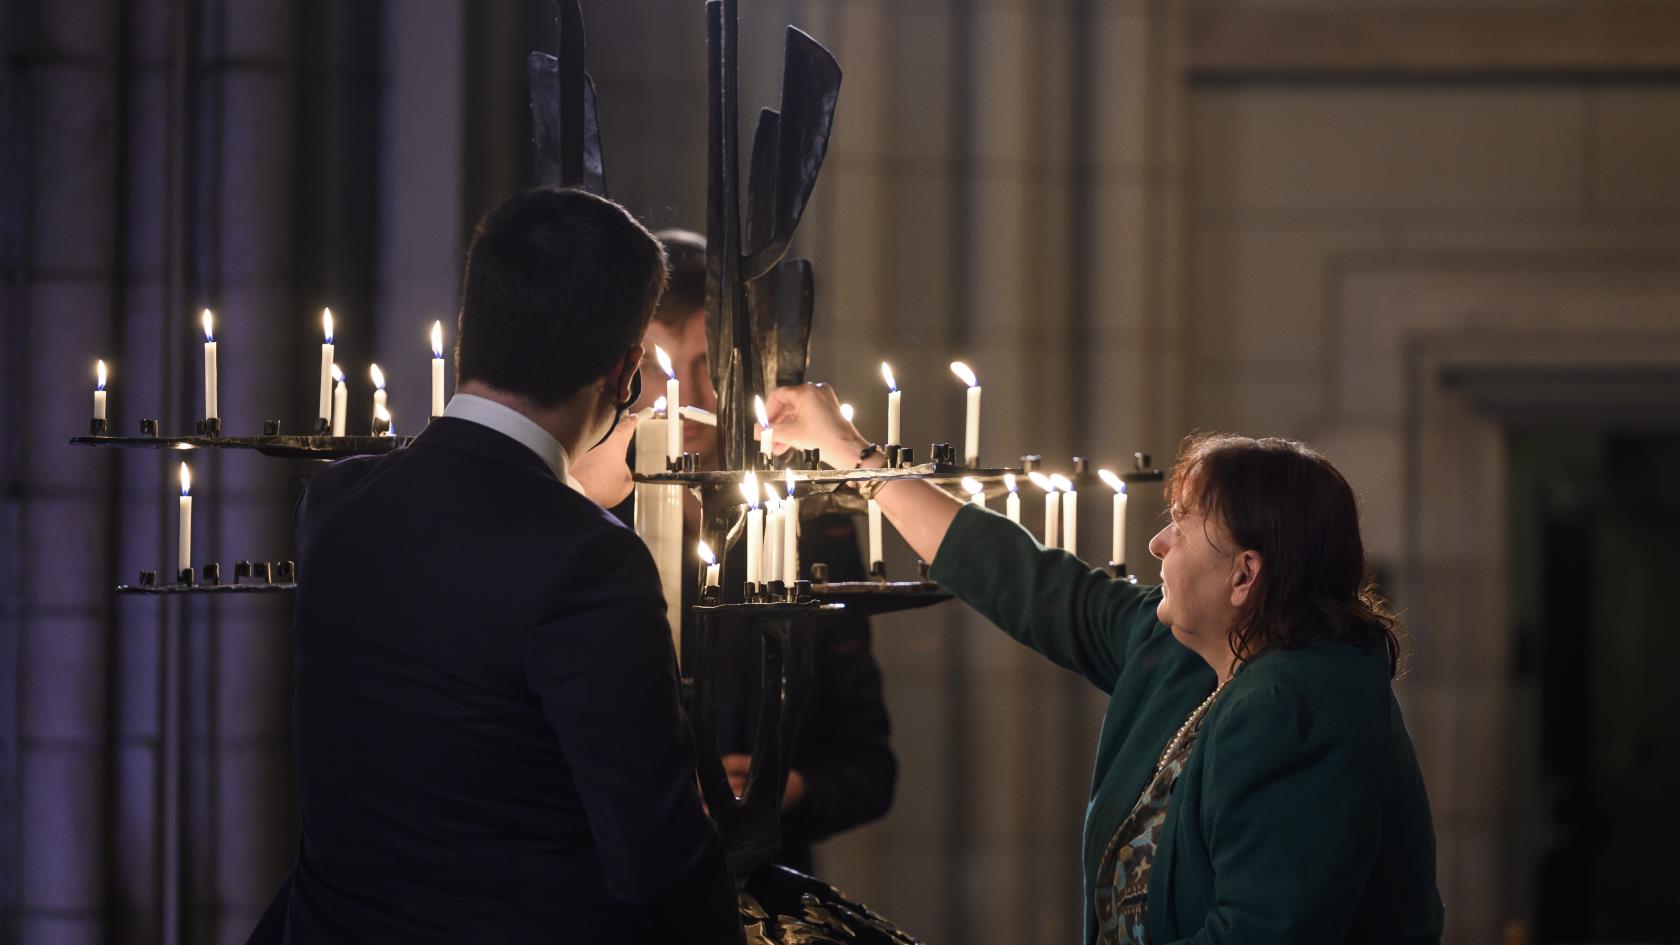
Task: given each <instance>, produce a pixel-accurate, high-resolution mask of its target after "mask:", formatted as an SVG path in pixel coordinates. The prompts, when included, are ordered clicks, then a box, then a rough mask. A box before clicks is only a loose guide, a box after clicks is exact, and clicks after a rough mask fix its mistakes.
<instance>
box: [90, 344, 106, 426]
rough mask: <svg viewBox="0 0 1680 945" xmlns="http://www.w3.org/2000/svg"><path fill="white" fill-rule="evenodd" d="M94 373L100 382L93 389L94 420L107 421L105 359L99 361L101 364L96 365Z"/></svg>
mask: <svg viewBox="0 0 1680 945" xmlns="http://www.w3.org/2000/svg"><path fill="white" fill-rule="evenodd" d="M93 373H94V378H95V380H97V381H98V383H97V384H96V385H95V386H94V388H93V419H95V420H103V419H105V359H104V358H101V359H99V363H98V364H96V365H94V368H93Z"/></svg>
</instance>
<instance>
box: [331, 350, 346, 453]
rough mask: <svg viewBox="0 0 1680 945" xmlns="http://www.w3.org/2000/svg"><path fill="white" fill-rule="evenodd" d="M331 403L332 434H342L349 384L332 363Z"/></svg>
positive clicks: (342, 373) (341, 372)
mask: <svg viewBox="0 0 1680 945" xmlns="http://www.w3.org/2000/svg"><path fill="white" fill-rule="evenodd" d="M332 372H333V403H332V435H333V436H343V435H344V415H345V413H346V412H347V410H348V408H349V405H350V384H349V382H348V381H346V380H345V379H344V372H343V371H341V370H339V369H338V365H336V364H335V365H333V369H332Z"/></svg>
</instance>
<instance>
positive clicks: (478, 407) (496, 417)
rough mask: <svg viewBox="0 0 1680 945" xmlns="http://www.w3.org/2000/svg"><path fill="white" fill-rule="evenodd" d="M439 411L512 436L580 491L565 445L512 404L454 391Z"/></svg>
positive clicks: (555, 474)
mask: <svg viewBox="0 0 1680 945" xmlns="http://www.w3.org/2000/svg"><path fill="white" fill-rule="evenodd" d="M443 415H444V416H446V417H454V418H455V419H457V420H466V421H468V422H470V423H476V424H478V425H479V426H485V427H489V428H490V429H492V430H495V431H496V432H497V433H500V434H502V435H503V436H506V437H510V438H512V439H513V440H515V441H517V442H518V443H519V444H520V445H522V446H524V447H525V448H526V449H529V450H530V451H531V452H533V453H535V454H537V458H539V459H541V460H542V461H543V465H545V466H547V467H548V468H549V469H550V470H553V472H554V478H556V479H558V480H560V481H561V482H563V483H565V484H566V485H568V486H571V487H572V488H573V489H576V490H577V491H579V492H582V491H583V486H582V485H581V484H580V483H579V482H578V481H577V480H576V479H573V478H572V474H571V472H570V465H571V464H570V461H569V460H568V459H567V457H566V448H565V447H563V446H561V445H560V441H559V440H557V439H555V438H554V436H553V434H551V433H549V432H548V431H547V430H544V429H543V428H542V427H540V426H538V425H537V422H536V421H535V420H532V419H531V418H530V417H527V416H525V415H524V414H522V413H520V412H519V411H517V410H515V409H513V408H512V407H509V406H506V405H505V404H498V403H496V402H495V401H494V400H490V399H488V398H485V397H478V396H475V395H473V394H456V395H455V396H454V397H451V398H449V406H448V407H445V408H444V410H443Z"/></svg>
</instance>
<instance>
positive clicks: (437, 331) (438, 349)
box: [432, 322, 443, 358]
mask: <svg viewBox="0 0 1680 945" xmlns="http://www.w3.org/2000/svg"><path fill="white" fill-rule="evenodd" d="M432 357H434V358H441V357H443V322H432Z"/></svg>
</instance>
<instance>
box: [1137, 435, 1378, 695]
mask: <svg viewBox="0 0 1680 945" xmlns="http://www.w3.org/2000/svg"><path fill="white" fill-rule="evenodd" d="M1167 502H1168V503H1169V504H1173V503H1175V502H1176V503H1177V504H1178V505H1180V506H1182V507H1187V508H1192V509H1195V510H1196V511H1198V512H1200V513H1201V514H1202V515H1203V516H1204V518H1205V519H1207V520H1210V521H1216V522H1219V523H1221V524H1222V525H1224V527H1225V530H1226V532H1227V533H1228V534H1229V535H1230V537H1231V540H1232V541H1235V542H1236V544H1237V546H1238V547H1239V548H1244V549H1251V550H1253V551H1257V552H1259V553H1260V557H1261V562H1262V563H1261V566H1260V575H1259V577H1258V579H1257V580H1256V582H1255V586H1254V589H1253V591H1251V592H1250V593H1249V596H1248V600H1247V602H1246V603H1245V604H1244V605H1243V607H1242V609H1241V610H1240V611H1239V612H1238V614H1237V619H1236V624H1235V625H1234V626H1233V627H1232V628H1231V652H1232V653H1234V654H1235V655H1236V657H1237V658H1238V659H1240V660H1244V661H1247V660H1249V659H1252V658H1253V657H1255V656H1258V655H1260V654H1261V653H1263V652H1265V651H1267V650H1270V649H1274V648H1275V649H1280V650H1291V649H1298V648H1300V647H1304V646H1308V645H1310V644H1313V643H1317V642H1319V641H1320V640H1342V641H1346V642H1350V643H1356V644H1359V645H1362V646H1374V645H1376V644H1378V643H1381V644H1382V645H1383V646H1384V647H1385V648H1386V649H1387V651H1388V669H1389V676H1390V677H1393V676H1397V675H1399V673H1400V666H1401V662H1402V660H1403V657H1404V641H1405V629H1404V627H1403V626H1402V624H1401V622H1400V618H1399V617H1398V616H1396V615H1395V613H1394V612H1393V611H1392V610H1391V609H1390V608H1389V606H1388V603H1387V602H1386V601H1384V600H1383V599H1382V597H1381V596H1380V595H1378V594H1377V591H1376V587H1375V585H1374V584H1373V583H1372V581H1371V575H1370V569H1369V566H1368V565H1367V563H1366V560H1365V545H1364V543H1363V542H1362V541H1361V540H1360V537H1359V506H1358V502H1357V500H1356V499H1355V498H1354V494H1353V488H1352V487H1351V486H1349V485H1348V481H1347V480H1346V479H1345V478H1343V477H1342V474H1341V473H1340V472H1339V471H1337V469H1336V467H1335V466H1333V465H1331V463H1330V461H1329V460H1327V459H1325V458H1324V457H1323V456H1322V455H1320V454H1319V453H1318V452H1316V451H1314V450H1313V449H1312V448H1310V447H1308V446H1306V445H1304V444H1301V443H1297V442H1295V441H1293V440H1285V439H1280V438H1277V437H1265V438H1263V439H1253V438H1250V437H1246V436H1233V435H1231V434H1228V433H1193V434H1191V435H1190V436H1188V437H1185V439H1184V442H1183V443H1182V444H1181V446H1180V448H1179V454H1178V462H1177V463H1176V464H1174V466H1173V471H1172V476H1171V478H1169V479H1168V481H1167Z"/></svg>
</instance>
